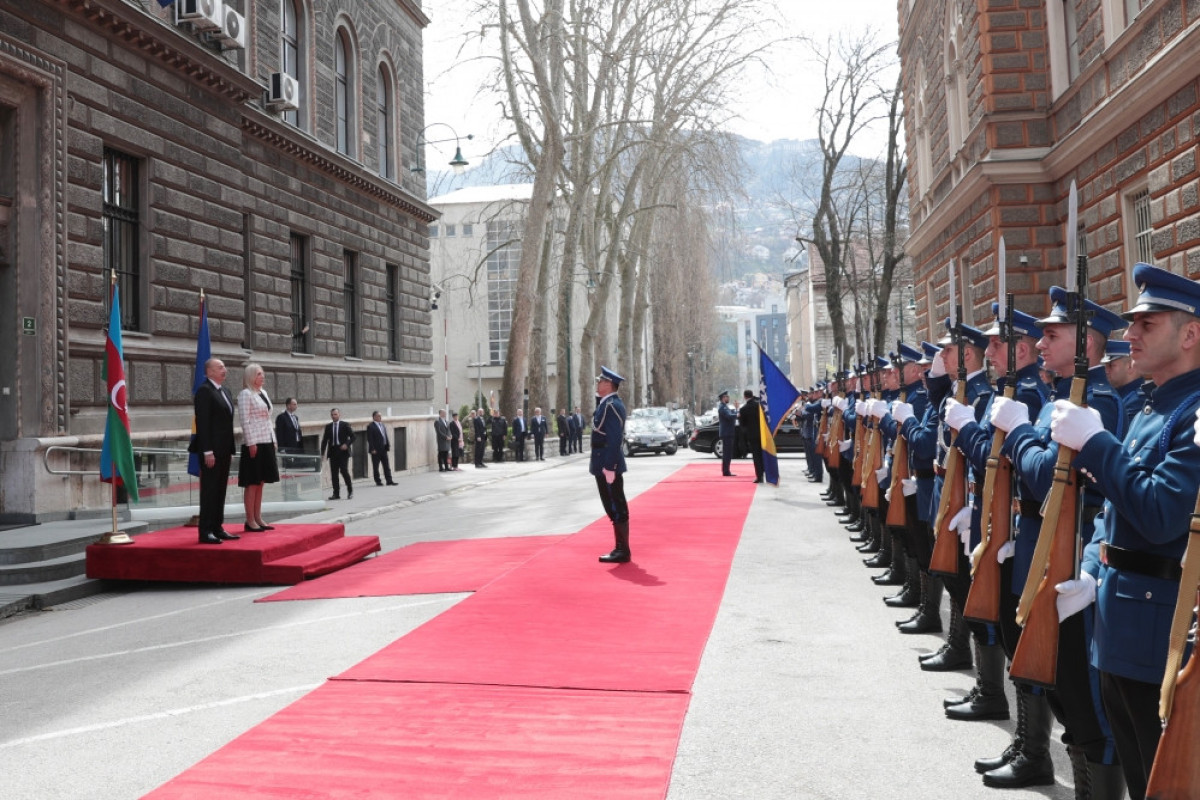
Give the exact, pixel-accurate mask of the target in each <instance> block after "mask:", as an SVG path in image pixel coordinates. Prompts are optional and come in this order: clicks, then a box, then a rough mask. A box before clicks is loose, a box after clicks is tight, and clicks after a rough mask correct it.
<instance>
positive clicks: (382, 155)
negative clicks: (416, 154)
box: [375, 64, 435, 236]
mask: <svg viewBox="0 0 1200 800" xmlns="http://www.w3.org/2000/svg"><path fill="white" fill-rule="evenodd" d="M393 128H394V126H393V121H392V79H391V77H390V76H389V75H388V71H387V67H385V66H383V65H382V64H380V65H379V76H378V78H377V79H376V81H375V142H376V146H377V147H378V148H379V152H378V156H379V177H381V178H386V179H388V180H395V179H396V160H395V157H394V155H393V147H392V130H393ZM430 235H431V236H432V235H435V234H433V233H431V234H430Z"/></svg>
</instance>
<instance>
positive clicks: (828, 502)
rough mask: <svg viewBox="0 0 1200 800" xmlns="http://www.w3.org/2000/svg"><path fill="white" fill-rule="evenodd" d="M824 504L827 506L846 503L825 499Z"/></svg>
mask: <svg viewBox="0 0 1200 800" xmlns="http://www.w3.org/2000/svg"><path fill="white" fill-rule="evenodd" d="M825 505H827V506H844V505H846V504H845V503H840V502H838V501H837V500H826V501H825Z"/></svg>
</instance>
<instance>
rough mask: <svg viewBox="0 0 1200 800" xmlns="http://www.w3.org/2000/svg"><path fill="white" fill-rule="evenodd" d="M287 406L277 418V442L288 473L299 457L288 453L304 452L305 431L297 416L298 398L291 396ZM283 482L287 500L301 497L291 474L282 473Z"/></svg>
mask: <svg viewBox="0 0 1200 800" xmlns="http://www.w3.org/2000/svg"><path fill="white" fill-rule="evenodd" d="M284 406H285V407H286V408H285V410H284V411H281V412H279V416H278V417H276V418H275V444H276V446H277V447H278V448H279V454H280V456H281V458H280V461H279V463H280V466H281V467H283V471H284V472H285V473H286V472H288V471H290V470H292V469H295V468H296V467H297V463H296V461H297V459H291V458H288V453H302V452H304V440H303V435H302V434H303V432H302V431H301V429H300V418H299V417H298V416H296V409H297V407H298V406H299V404H298V403H297V402H296V398H294V397H289V398H288V399H287V402H286V403H284ZM280 479H281V480H282V482H283V496H284V499H285V500H296V499H297V498H298V497H299V493H298V492H297V488H296V482H295V480H293V479H292V476H290V475H286V474H284V475H280Z"/></svg>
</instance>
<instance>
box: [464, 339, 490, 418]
mask: <svg viewBox="0 0 1200 800" xmlns="http://www.w3.org/2000/svg"><path fill="white" fill-rule="evenodd" d="M467 366H468V367H474V368H475V395H476V398H475V402H474V403H473V404H472V405H473V406H474V407H475V408H483V368H484V367H485V366H487V365H486V364H484V363H483V343H482V342H476V343H475V363H474V364H467Z"/></svg>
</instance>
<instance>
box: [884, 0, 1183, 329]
mask: <svg viewBox="0 0 1200 800" xmlns="http://www.w3.org/2000/svg"><path fill="white" fill-rule="evenodd" d="M899 19H900V59H901V68H902V73H903V85H904V92H905V102H906V106H907V115H906V120H905V125H906V137H907V148H908V158H909V164H910V169H909V197H910V200H911V231H912V233H911V236H910V238H909V240H908V242H907V245H906V247H907V252H908V255H909V257H910V258H911V259H912V261H913V268H914V277H915V281H914V284H915V287H916V288H915V294H916V304H917V309H918V310H917V320H918V330H919V331H921V332H922V333H923V334H926V335H928V334H930V328H931V325H930V323H931V321H932V322H933V323H936V322H937V320H939V319H941V318H942V317H944V316H945V315H946V314H947V311H948V285H947V278H948V270H947V264H948V262H949V261H950V259H954V260H955V262H956V264H957V265H958V270H957V280H958V281H959V291H958V296H959V297H960V298H963V300H962V302H963V305H964V311H963V316H964V318H965V320H966V321H967V322H975V323H982V322H984V321H986V320H987V319H989V318H990V304H991V302H992V301H993V300H994V299H995V294H996V267H997V264H996V246H997V243H998V241H999V237H1000V236H1003V237H1004V238H1005V242H1006V245H1007V248H1008V287H1009V291H1012V292H1015V293H1016V294H1017V298H1016V304H1017V306H1018V307H1019V308H1021V309H1023V310H1027V311H1030V312H1032V313H1039V312H1042V311H1046V310H1048V301H1047V299H1046V290H1047V289H1048V288H1049V287H1050V286H1052V285H1055V284H1059V285H1062V284H1063V283H1064V280H1065V271H1064V258H1065V249H1064V246H1063V245H1064V236H1065V233H1066V232H1065V230H1064V228H1065V225H1066V217H1067V193H1068V190H1069V187H1070V183H1071V180H1072V179H1074V180H1075V181H1076V182H1077V185H1078V189H1079V236H1080V238H1081V243H1082V246H1081V248H1080V252H1081V253H1086V254H1087V255H1088V256H1089V271H1090V281H1089V285H1088V294H1089V296H1090V297H1091V298H1092V299H1094V300H1096V301H1098V302H1100V303H1102V304H1105V305H1108V306H1110V307H1112V308H1114V309H1116V308H1119V307H1121V306H1122V305H1124V303H1125V301H1126V298H1127V296H1128V295H1129V294H1130V292H1131V289H1132V283H1131V280H1130V273H1131V270H1132V267H1133V264H1134V263H1136V262H1137V261H1146V262H1149V263H1153V264H1156V265H1157V266H1160V267H1165V268H1168V269H1171V270H1173V271H1175V272H1178V273H1180V274H1183V275H1187V276H1188V277H1191V278H1198V277H1200V172H1197V169H1196V136H1197V133H1200V101H1198V81H1200V69H1198V68H1197V66H1196V65H1197V63H1200V61H1198V59H1197V56H1198V55H1200V0H1140V1H1139V0H900V2H899Z"/></svg>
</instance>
